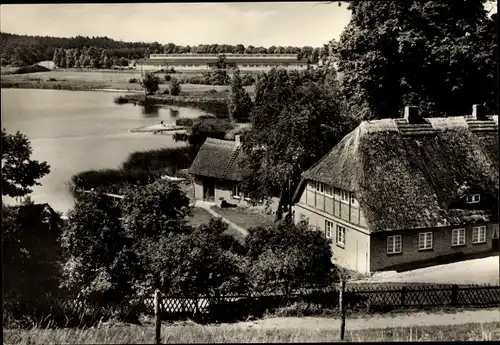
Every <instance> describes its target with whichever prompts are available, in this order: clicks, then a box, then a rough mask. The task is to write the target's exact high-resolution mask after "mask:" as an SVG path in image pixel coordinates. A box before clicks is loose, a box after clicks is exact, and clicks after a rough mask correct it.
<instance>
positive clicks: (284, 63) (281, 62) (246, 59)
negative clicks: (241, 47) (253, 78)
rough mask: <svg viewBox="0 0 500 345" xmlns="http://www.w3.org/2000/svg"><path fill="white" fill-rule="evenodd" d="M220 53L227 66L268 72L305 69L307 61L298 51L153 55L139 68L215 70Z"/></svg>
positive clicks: (140, 62)
mask: <svg viewBox="0 0 500 345" xmlns="http://www.w3.org/2000/svg"><path fill="white" fill-rule="evenodd" d="M220 56H224V63H225V65H226V68H227V69H236V68H238V69H239V70H240V71H248V72H266V71H269V70H271V69H272V68H284V69H287V70H305V69H307V68H308V63H307V60H298V59H297V54H151V55H150V56H149V59H140V60H138V61H137V66H136V69H140V70H142V71H151V70H154V71H157V70H162V69H163V70H169V69H171V68H173V69H175V70H176V71H179V72H189V71H206V70H210V69H214V68H216V66H217V62H218V60H219V57H220Z"/></svg>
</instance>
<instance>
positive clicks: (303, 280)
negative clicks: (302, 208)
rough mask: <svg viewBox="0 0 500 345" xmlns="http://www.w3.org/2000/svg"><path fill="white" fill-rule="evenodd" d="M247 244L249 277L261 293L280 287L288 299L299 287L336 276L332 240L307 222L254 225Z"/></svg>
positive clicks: (318, 282)
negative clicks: (331, 246)
mask: <svg viewBox="0 0 500 345" xmlns="http://www.w3.org/2000/svg"><path fill="white" fill-rule="evenodd" d="M245 245H246V247H247V251H248V252H247V256H248V259H249V260H250V262H249V265H248V267H249V278H250V279H249V280H250V281H251V282H252V283H253V287H254V289H255V290H257V291H259V292H264V291H267V292H274V293H276V291H277V290H278V291H281V292H282V293H284V295H285V296H286V297H287V298H289V297H290V295H291V294H292V293H293V292H294V290H296V289H299V288H307V287H310V286H311V285H315V286H327V285H329V284H331V283H332V282H333V281H335V280H336V278H337V272H336V269H335V266H334V265H333V264H332V261H331V256H332V251H331V248H330V240H328V239H327V238H326V237H325V235H324V233H323V232H320V231H317V230H316V229H313V228H311V227H309V226H308V225H307V223H306V222H300V223H299V224H297V225H295V224H291V223H287V222H279V223H274V224H271V225H267V226H258V227H255V228H251V229H250V230H249V234H248V236H247V237H246V238H245Z"/></svg>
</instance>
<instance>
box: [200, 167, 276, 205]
mask: <svg viewBox="0 0 500 345" xmlns="http://www.w3.org/2000/svg"><path fill="white" fill-rule="evenodd" d="M234 183H235V182H233V181H228V180H220V179H215V182H214V185H215V193H214V197H215V202H216V203H219V202H220V198H224V200H226V201H227V202H228V203H230V204H233V205H238V206H252V204H251V203H250V202H249V201H248V200H245V197H244V195H243V196H242V197H240V198H236V197H234V196H233V184H234ZM193 184H194V198H195V200H203V179H202V178H201V177H200V176H194V178H193ZM278 204H279V198H274V197H273V198H271V200H270V204H269V205H266V204H260V205H259V206H257V207H258V208H261V209H262V211H263V212H264V213H268V214H274V213H276V210H277V209H278Z"/></svg>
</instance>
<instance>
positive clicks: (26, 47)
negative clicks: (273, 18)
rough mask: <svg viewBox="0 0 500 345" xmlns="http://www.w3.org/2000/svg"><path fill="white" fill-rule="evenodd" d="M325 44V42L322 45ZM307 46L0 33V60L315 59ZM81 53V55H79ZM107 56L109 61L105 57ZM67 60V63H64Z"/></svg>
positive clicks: (101, 63) (84, 63) (315, 51)
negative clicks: (232, 56)
mask: <svg viewBox="0 0 500 345" xmlns="http://www.w3.org/2000/svg"><path fill="white" fill-rule="evenodd" d="M325 47H326V48H327V46H325ZM325 47H322V48H319V47H318V48H313V47H311V46H304V47H292V46H287V47H283V46H271V47H268V48H265V47H261V46H260V47H254V46H252V45H249V46H246V47H245V46H244V45H243V44H237V45H228V44H200V45H197V46H189V45H187V46H181V45H176V44H174V43H168V44H165V45H162V44H160V43H158V42H154V43H146V42H123V41H115V40H113V39H110V38H108V37H83V36H76V37H71V38H63V37H48V36H28V35H15V34H9V33H0V50H1V64H2V65H3V66H5V65H12V66H25V65H31V64H34V63H37V62H39V61H47V60H52V61H54V63H55V64H56V65H57V66H58V67H78V66H79V67H91V68H99V67H101V68H104V67H108V66H111V65H121V66H126V65H127V64H128V63H129V61H130V60H134V59H139V58H144V57H149V55H150V54H182V53H191V54H221V53H233V54H297V57H298V58H301V59H302V58H304V59H309V62H311V63H317V62H318V61H319V59H320V57H321V56H322V55H324V53H325V52H323V50H324V49H325ZM82 56H83V57H82ZM109 60H111V61H109ZM68 62H69V64H68Z"/></svg>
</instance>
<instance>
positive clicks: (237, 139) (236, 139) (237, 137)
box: [234, 134, 241, 146]
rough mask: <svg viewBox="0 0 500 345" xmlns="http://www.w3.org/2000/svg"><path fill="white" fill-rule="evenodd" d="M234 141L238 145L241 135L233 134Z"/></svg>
mask: <svg viewBox="0 0 500 345" xmlns="http://www.w3.org/2000/svg"><path fill="white" fill-rule="evenodd" d="M234 141H235V143H236V145H238V146H240V145H241V135H239V134H237V135H235V136H234Z"/></svg>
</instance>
